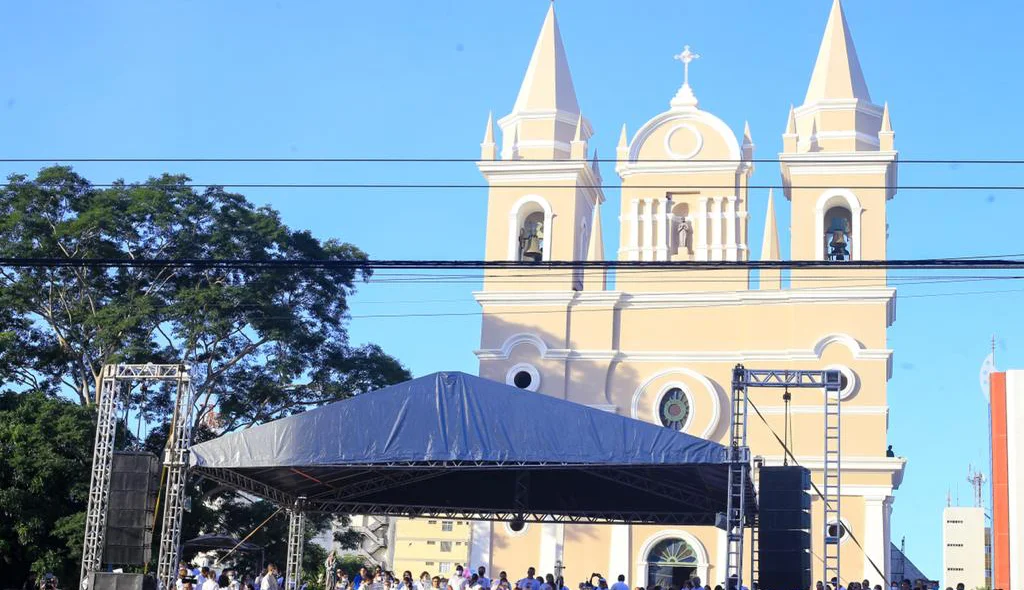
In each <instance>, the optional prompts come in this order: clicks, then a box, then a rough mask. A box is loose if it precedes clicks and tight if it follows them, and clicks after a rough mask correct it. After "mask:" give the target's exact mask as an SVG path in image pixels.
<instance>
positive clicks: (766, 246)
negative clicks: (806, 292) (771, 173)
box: [758, 189, 782, 290]
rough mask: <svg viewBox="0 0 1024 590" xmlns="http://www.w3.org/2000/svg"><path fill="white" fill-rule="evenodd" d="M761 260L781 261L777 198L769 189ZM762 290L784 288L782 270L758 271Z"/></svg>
mask: <svg viewBox="0 0 1024 590" xmlns="http://www.w3.org/2000/svg"><path fill="white" fill-rule="evenodd" d="M761 260H762V261H765V262H774V261H778V260H780V255H779V228H778V224H777V223H776V221H775V198H774V196H773V195H772V189H768V211H767V212H766V213H765V217H764V240H763V241H762V242H761ZM758 276H759V277H760V288H761V289H762V290H768V289H781V288H782V270H781V269H778V268H762V269H760V270H759V271H758Z"/></svg>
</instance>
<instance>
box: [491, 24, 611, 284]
mask: <svg viewBox="0 0 1024 590" xmlns="http://www.w3.org/2000/svg"><path fill="white" fill-rule="evenodd" d="M497 124H498V127H499V128H500V129H501V139H500V149H499V143H498V139H497V137H496V131H495V128H494V121H493V119H492V118H491V117H490V116H489V117H488V120H487V128H486V129H485V131H484V140H483V142H482V143H481V145H480V161H479V162H478V163H477V166H478V167H479V169H480V172H481V173H482V174H483V176H484V178H486V179H487V183H488V185H489V187H490V188H489V192H488V202H487V239H486V251H485V259H486V260H491V261H519V262H523V263H524V265H527V266H526V268H516V269H511V270H493V271H488V272H487V273H486V274H487V276H486V278H485V280H484V290H485V291H490V290H495V291H502V290H514V291H524V290H530V291H571V290H577V291H579V290H583V289H584V288H586V289H588V290H590V289H603V288H604V282H605V281H604V271H603V270H594V271H592V272H590V273H587V276H584V273H583V271H581V270H579V269H572V268H568V267H560V268H549V267H547V265H545V264H543V263H545V262H551V261H579V260H593V259H595V258H597V259H602V258H603V249H602V246H601V244H600V243H599V242H600V240H601V227H600V224H601V218H600V205H601V203H603V202H604V194H603V192H602V191H601V188H600V185H601V173H600V171H599V170H598V163H597V157H596V154H594V157H593V161H589V160H588V149H589V148H588V145H587V142H588V140H589V139H590V136H591V135H592V134H593V130H592V129H591V127H590V122H589V121H587V119H586V118H585V117H584V116H583V115H582V114H581V113H580V107H579V103H578V102H577V100H576V89H575V87H574V86H573V82H572V74H571V73H570V71H569V62H568V60H567V59H566V54H565V47H564V46H563V44H562V36H561V33H560V32H559V30H558V20H557V19H556V17H555V8H554V4H552V5H551V6H550V7H549V8H548V12H547V16H546V17H545V18H544V24H543V25H542V27H541V31H540V36H539V37H538V39H537V44H536V45H535V46H534V49H533V55H532V56H531V58H530V63H529V65H528V66H527V68H526V75H525V77H524V78H523V83H522V86H521V87H520V89H519V95H518V96H517V97H516V101H515V104H514V105H513V107H512V112H510V113H509V114H508V115H506V116H504V117H502V118H501V119H499V120H498V122H497ZM530 264H536V265H537V268H529V266H528V265H530Z"/></svg>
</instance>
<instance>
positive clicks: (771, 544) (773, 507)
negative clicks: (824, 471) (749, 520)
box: [757, 466, 811, 590]
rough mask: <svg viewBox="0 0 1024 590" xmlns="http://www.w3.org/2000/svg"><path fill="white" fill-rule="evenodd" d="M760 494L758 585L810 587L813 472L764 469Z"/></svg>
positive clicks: (767, 586) (760, 478)
mask: <svg viewBox="0 0 1024 590" xmlns="http://www.w3.org/2000/svg"><path fill="white" fill-rule="evenodd" d="M758 476H759V482H760V486H759V487H760V489H759V491H758V526H759V529H758V539H757V555H758V573H757V574H758V578H757V581H758V585H759V586H760V587H761V588H773V589H783V590H785V589H789V588H809V587H810V586H811V533H810V528H811V513H810V508H811V497H810V495H808V493H807V490H809V489H810V487H811V472H810V471H809V470H807V469H804V468H803V467H795V466H794V467H789V466H786V467H762V468H761V469H760V470H759V472H758Z"/></svg>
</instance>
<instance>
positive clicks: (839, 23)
mask: <svg viewBox="0 0 1024 590" xmlns="http://www.w3.org/2000/svg"><path fill="white" fill-rule="evenodd" d="M894 138H895V134H894V133H893V129H892V123H891V122H890V120H889V107H888V105H887V104H885V105H883V106H879V105H877V104H875V103H874V102H872V100H871V95H870V93H869V92H868V87H867V83H866V82H865V80H864V73H863V71H862V70H861V67H860V61H859V60H858V58H857V50H856V49H855V48H854V44H853V37H852V36H851V34H850V29H849V26H848V25H847V22H846V17H845V15H844V14H843V7H842V5H841V3H840V0H833V4H832V10H831V13H830V14H829V17H828V23H827V24H826V26H825V34H824V37H823V38H822V40H821V47H820V48H819V50H818V58H817V60H816V61H815V63H814V70H813V72H812V73H811V81H810V84H809V86H808V88H807V94H806V96H805V97H804V102H803V104H802V105H800V106H799V107H796V108H792V107H791V108H790V112H789V119H788V121H787V123H786V131H785V133H784V134H783V136H782V141H783V150H782V153H781V154H779V159H780V161H781V167H782V178H783V186H784V189H785V196H786V198H787V199H789V200H790V201H791V202H792V225H791V228H790V231H791V233H790V239H791V247H790V254H791V258H792V259H793V260H794V261H807V260H818V261H828V262H830V263H832V264H834V266H835V268H834V269H833V268H832V264H830V266H829V268H827V269H822V268H815V269H808V270H793V271H792V273H791V275H790V277H791V286H792V287H794V288H801V287H808V288H809V287H815V288H821V287H839V286H880V285H884V284H885V270H884V269H871V270H858V271H857V272H856V273H855V275H851V273H850V269H849V268H843V266H844V265H846V264H849V263H850V262H856V261H860V260H885V258H886V236H887V231H888V225H887V222H886V211H885V208H886V203H887V201H888V200H889V199H891V198H892V197H893V196H894V195H895V194H896V160H897V152H896V151H895V148H894V145H893V142H894ZM851 276H855V277H856V278H857V279H858V280H850V277H851Z"/></svg>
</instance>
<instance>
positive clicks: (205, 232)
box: [0, 166, 409, 567]
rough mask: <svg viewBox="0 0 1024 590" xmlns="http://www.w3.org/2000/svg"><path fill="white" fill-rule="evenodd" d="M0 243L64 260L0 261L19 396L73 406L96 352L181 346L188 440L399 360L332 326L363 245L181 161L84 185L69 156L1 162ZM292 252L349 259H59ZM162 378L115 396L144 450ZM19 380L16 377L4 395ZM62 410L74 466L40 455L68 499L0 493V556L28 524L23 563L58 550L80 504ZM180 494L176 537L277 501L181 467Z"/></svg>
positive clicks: (85, 401) (67, 544) (215, 527)
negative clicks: (125, 263)
mask: <svg viewBox="0 0 1024 590" xmlns="http://www.w3.org/2000/svg"><path fill="white" fill-rule="evenodd" d="M0 257H14V258H56V259H60V260H63V261H66V262H70V263H71V264H68V265H67V266H61V267H55V266H35V267H26V268H0V391H3V390H6V391H13V392H24V391H34V392H41V393H39V394H32V395H33V396H35V397H32V398H26V399H32V400H37V401H36V402H34V403H42V400H45V398H43V397H40V396H41V394H46V395H49V396H56V395H58V394H61V395H65V396H69V397H71V398H73V399H75V400H77V401H78V402H79V403H80V404H81V405H82V406H89V405H91V404H93V403H95V401H96V395H97V390H98V382H99V375H100V372H101V370H102V367H103V366H104V365H106V364H111V363H119V362H137V363H145V362H153V363H179V362H187V363H189V364H190V365H191V366H192V373H193V376H192V383H193V389H194V393H195V394H196V395H197V399H198V403H197V407H198V408H200V411H199V412H198V415H197V416H196V417H195V428H194V433H195V437H196V439H197V440H198V441H201V440H205V439H209V438H213V437H215V436H218V435H220V434H222V433H225V432H230V431H232V430H236V429H240V428H246V427H249V426H252V425H254V424H259V423H262V422H266V421H269V420H273V419H276V418H279V417H281V416H285V415H289V414H293V413H296V412H301V411H304V410H305V409H306V408H308V407H311V406H315V405H319V404H323V403H327V402H331V401H336V400H339V399H343V398H345V397H347V396H350V395H353V394H357V393H361V392H364V391H369V390H373V389H377V388H380V387H383V386H386V385H390V384H393V383H397V382H400V381H403V380H405V379H408V378H409V373H408V371H407V370H406V369H405V368H404V367H402V365H401V364H400V363H399V362H398V361H397V360H395V359H394V358H392V357H391V356H389V355H387V354H386V353H385V352H384V351H382V350H381V349H380V348H379V347H378V346H376V345H372V344H370V345H364V346H352V345H351V344H350V343H349V341H348V334H347V331H346V325H347V320H348V313H349V308H348V297H349V296H350V295H351V294H352V293H353V292H354V290H355V287H356V284H357V283H358V282H359V281H361V280H366V279H368V278H369V276H370V274H371V270H370V268H369V266H366V265H362V264H359V263H364V262H365V261H366V260H367V256H366V254H365V253H363V252H362V251H360V250H359V249H358V248H356V247H355V246H353V245H351V244H347V243H343V242H340V241H337V240H324V241H321V240H318V239H317V238H315V237H314V236H313V235H311V234H310V233H309V232H308V231H301V230H293V229H290V228H289V227H287V226H286V225H285V224H284V223H283V222H282V221H281V219H280V216H279V214H278V213H277V212H276V211H275V210H273V209H271V208H269V207H256V206H254V205H253V204H252V203H250V202H249V201H248V200H247V199H246V198H245V197H244V196H242V195H239V194H234V193H229V192H226V191H225V190H224V189H223V188H220V187H210V188H208V189H206V190H203V191H196V190H195V189H194V188H192V187H190V186H189V179H188V178H187V177H185V176H180V175H178V176H172V175H164V176H161V177H159V178H151V179H149V180H148V181H146V182H144V183H137V184H128V183H124V182H118V183H115V184H114V186H112V187H110V188H105V189H99V188H96V187H93V186H92V185H91V184H90V183H89V182H88V181H87V180H86V179H84V178H82V177H81V176H79V175H78V174H76V173H75V172H74V171H72V170H71V169H70V168H68V167H61V166H56V167H51V168H45V169H43V170H41V171H40V172H39V174H38V175H37V176H36V177H35V178H34V179H30V178H28V177H27V176H24V175H13V176H11V177H10V179H9V182H8V184H7V185H5V186H3V187H2V188H0ZM296 258H301V259H306V260H322V261H354V262H356V263H357V265H356V266H355V267H354V268H353V267H348V268H345V269H333V268H332V269H329V270H325V269H293V268H281V267H272V266H260V267H251V268H244V269H238V268H217V269H194V268H181V267H170V266H168V267H161V266H141V267H134V268H108V269H102V268H95V267H85V266H81V265H76V264H74V263H75V262H76V261H80V260H88V259H122V260H123V259H140V260H143V259H148V260H155V259H179V260H180V259H222V260H223V259H251V260H259V261H273V260H279V259H296ZM170 393H171V392H170V390H169V389H168V388H163V387H154V388H152V389H146V390H143V389H141V388H140V389H136V390H134V391H133V392H132V393H131V397H130V403H131V404H132V413H133V414H134V413H136V412H138V413H141V415H142V416H143V417H144V418H145V420H146V422H147V423H150V424H156V425H157V426H156V427H154V428H153V429H152V430H151V431H150V432H149V433H148V435H147V436H144V439H145V440H144V441H143V442H144V443H145V446H146V448H148V449H149V450H151V451H153V452H156V453H157V454H158V455H159V454H160V453H161V452H162V450H163V446H164V444H165V441H166V437H167V419H168V416H169V413H170V407H171V403H172V400H171V398H170ZM19 395H27V394H21V393H19V394H18V395H15V396H14V397H11V398H10V399H16V398H19ZM5 399H7V398H5ZM51 401H52V400H51ZM65 406H66V404H64V405H62V406H60V407H62V408H64V407H65ZM65 411H67V412H71V410H65ZM78 411H82V412H85V410H82V408H78ZM81 415H82V416H88V412H85V413H84V414H81ZM73 426H74V427H75V428H79V429H80V430H75V431H74V432H75V433H76V434H75V436H84V437H85V438H84V439H82V440H81V441H78V440H77V439H76V444H67V445H66V446H65V447H61V448H62V449H63V452H66V454H64V455H62V456H63V459H62V460H63V461H70V462H72V463H74V466H75V468H72V465H68V466H67V468H66V469H62V470H61V473H60V474H56V469H55V470H54V474H55V475H54V477H56V478H57V481H58V482H59V483H60V485H61V486H64V487H66V488H67V489H66V490H64V489H61V494H63V495H62V496H60V497H61V498H62V499H63V498H66V499H67V501H66V502H64V503H65V504H66V506H63V507H61V508H59V509H58V507H57V506H56V505H55V504H57V503H56V502H49V501H43V500H42V499H43V498H45V497H46V496H37V497H35V498H19V499H14V500H11V499H7V498H6V496H0V520H4V521H6V522H2V523H0V543H7V545H2V544H0V556H10V555H16V553H12V551H19V552H27V551H29V549H28V548H26V546H25V543H26V542H27V541H30V540H33V539H37V538H39V539H46V541H45V542H43V543H41V544H40V545H39V546H38V547H36V546H33V547H32V548H31V552H33V553H32V560H33V561H30V562H29V563H35V561H36V560H43V561H41V562H40V563H54V564H56V563H57V561H61V560H64V561H62V563H63V565H64V566H66V567H70V565H69V563H64V562H65V561H67V560H69V559H73V558H75V554H76V553H78V552H80V550H81V549H80V547H79V545H80V543H81V541H80V539H81V532H80V531H81V525H82V522H81V518H79V517H78V516H76V515H77V514H78V513H79V512H80V510H81V507H82V506H84V504H82V502H84V496H82V494H83V493H84V490H86V489H87V488H88V477H89V476H88V470H87V466H88V465H87V464H88V458H89V457H90V456H91V449H92V440H91V437H92V435H91V434H88V433H91V432H92V426H91V425H90V424H87V423H84V422H83V423H79V422H74V424H73ZM68 428H69V433H68V435H67V436H68V437H70V436H71V434H70V431H71V430H73V428H72V425H69V426H68ZM123 438H126V437H123ZM58 440H59V439H58ZM58 440H52V441H47V442H48V443H49V444H55V443H57V442H58ZM119 446H123V445H119ZM57 454H60V453H57ZM53 463H54V465H58V464H59V461H57V459H53ZM0 473H2V471H0ZM26 473H33V471H31V470H30V471H28V472H26ZM12 477H13V476H12ZM19 477H21V476H19ZM40 477H41V479H40V480H39V482H33V485H35V486H36V487H35V488H33V489H35V490H36V491H37V492H38V488H39V486H40V485H41V483H40V482H43V481H48V480H47V478H46V477H44V476H40ZM4 483H5V485H3V486H2V487H0V494H7V493H8V491H7V490H8V486H7V485H6V482H4ZM19 485H27V484H26V482H19ZM13 489H22V488H13ZM59 489H60V488H59ZM191 494H192V498H193V502H192V511H191V512H190V513H189V514H187V515H186V519H185V537H184V538H186V539H187V538H190V537H191V536H195V535H197V534H200V533H209V532H217V533H226V534H230V535H235V536H238V537H243V536H245V535H246V534H247V533H248V532H249V531H250V530H251V529H252V528H253V527H255V526H256V525H258V524H259V523H260V522H262V520H263V519H265V518H266V517H267V516H269V515H270V514H271V513H272V512H273V511H274V510H276V507H274V506H271V505H269V504H267V503H264V502H256V503H251V502H249V501H248V500H247V499H245V498H242V497H239V496H238V495H236V494H234V493H233V492H231V491H230V490H227V489H225V488H222V487H218V486H216V485H214V484H212V483H210V482H194V483H193V486H192V489H191ZM19 501H20V502H27V503H28V504H27V505H26V506H24V509H19V510H18V511H16V512H5V510H6V508H4V507H5V506H7V505H8V503H10V505H12V506H18V502H19ZM211 506H217V508H216V509H213V508H211ZM51 513H52V514H51ZM313 524H314V525H315V526H311V527H310V528H311V529H312V530H313V531H316V530H323V527H324V526H326V521H324V522H314V523H313ZM4 527H7V528H4ZM268 527H269V528H268V529H267V531H264V532H261V533H258V534H257V535H256V536H254V538H253V539H252V540H253V541H254V542H256V543H259V544H263V545H266V546H267V547H268V552H267V556H268V559H269V560H275V561H280V562H281V563H282V564H283V560H284V555H283V552H282V551H283V546H284V539H285V527H287V524H286V520H285V519H284V518H283V517H281V516H279V517H278V518H275V519H273V520H272V521H271V523H270V524H268ZM8 530H10V531H13V532H10V533H8V532H7V531H8ZM158 533H159V531H157V534H158ZM348 541H349V542H351V541H352V539H348ZM33 542H34V541H33ZM47 551H49V552H50V553H47ZM37 554H38V555H37ZM279 554H280V555H279ZM19 559H21V558H19ZM46 560H51V561H46Z"/></svg>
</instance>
